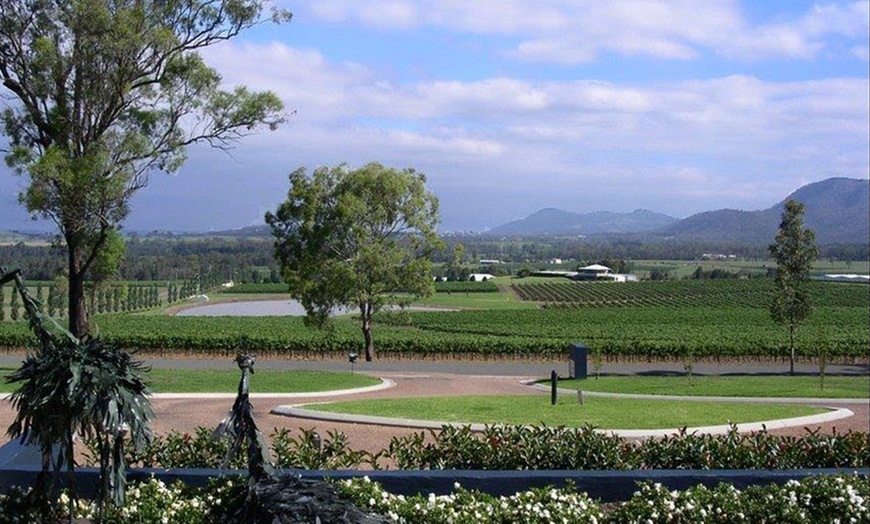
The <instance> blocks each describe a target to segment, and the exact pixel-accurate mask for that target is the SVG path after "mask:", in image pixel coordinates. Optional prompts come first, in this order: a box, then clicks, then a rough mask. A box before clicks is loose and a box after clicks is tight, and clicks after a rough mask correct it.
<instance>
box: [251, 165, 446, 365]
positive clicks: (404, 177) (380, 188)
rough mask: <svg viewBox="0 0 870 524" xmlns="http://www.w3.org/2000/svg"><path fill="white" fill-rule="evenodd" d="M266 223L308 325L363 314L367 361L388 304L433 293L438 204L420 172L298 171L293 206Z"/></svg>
mask: <svg viewBox="0 0 870 524" xmlns="http://www.w3.org/2000/svg"><path fill="white" fill-rule="evenodd" d="M266 223H268V224H269V226H271V228H272V234H273V235H274V236H275V258H276V259H277V260H278V263H279V265H280V266H281V273H282V276H283V277H284V280H285V281H286V282H287V284H288V285H289V287H290V293H292V294H293V296H294V297H296V298H297V299H298V300H299V301H300V302H301V303H302V305H303V306H304V307H305V311H306V313H307V315H306V320H307V321H308V322H309V323H313V324H315V325H319V326H323V325H324V324H326V323H327V322H328V320H329V314H330V312H331V311H333V310H334V309H335V308H337V307H341V306H345V307H350V306H356V307H358V308H359V310H360V319H361V321H362V332H363V337H364V339H365V355H366V361H371V360H372V358H373V356H374V344H373V342H372V315H373V314H374V313H375V312H377V311H378V310H380V309H381V308H382V307H383V305H384V304H386V303H400V304H404V303H407V298H402V297H407V296H408V295H410V296H415V297H420V296H427V295H429V294H431V293H432V292H433V284H432V274H431V273H432V272H431V269H432V264H431V261H430V258H429V257H430V255H431V253H432V252H433V251H435V250H436V249H439V248H440V246H441V240H440V239H439V238H438V236H437V235H436V233H435V226H436V224H437V223H438V199H437V198H436V197H435V195H434V194H432V193H431V192H429V191H428V190H427V189H426V177H425V176H424V175H423V174H421V173H417V172H416V171H414V170H413V169H404V170H401V171H399V170H396V169H393V168H388V167H384V166H382V165H380V164H377V163H371V164H367V165H365V166H363V167H362V168H359V169H356V170H348V169H347V167H346V166H344V165H340V166H337V167H333V168H327V167H321V168H318V169H316V170H315V171H314V173H313V174H312V176H311V177H309V176H307V175H306V172H305V169H304V168H300V169H297V170H296V171H294V172H293V173H292V174H291V175H290V190H289V192H288V193H287V200H286V201H284V202H283V203H282V204H281V205H280V206H279V207H278V209H277V211H276V212H275V213H274V214H273V213H271V212H269V213H266ZM398 294H401V295H402V297H400V296H398Z"/></svg>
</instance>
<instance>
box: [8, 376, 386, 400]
mask: <svg viewBox="0 0 870 524" xmlns="http://www.w3.org/2000/svg"><path fill="white" fill-rule="evenodd" d="M378 378H379V379H380V381H381V383H380V384H376V385H374V386H366V387H363V388H353V389H335V390H332V391H319V392H301V393H251V394H250V398H252V399H258V398H260V399H270V398H281V399H285V398H289V399H292V398H321V397H338V396H341V395H356V394H360V393H371V392H373V391H382V390H385V389H390V388H394V387H396V383H395V382H394V381H392V380H390V379H388V378H382V377H378ZM9 395H10V393H0V400H6V399H7V398H9ZM236 395H237V393H154V394H152V395H150V398H153V399H155V400H182V399H234V398H236Z"/></svg>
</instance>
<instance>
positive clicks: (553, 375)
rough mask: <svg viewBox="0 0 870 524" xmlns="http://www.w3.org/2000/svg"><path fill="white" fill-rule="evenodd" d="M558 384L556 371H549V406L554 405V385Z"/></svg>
mask: <svg viewBox="0 0 870 524" xmlns="http://www.w3.org/2000/svg"><path fill="white" fill-rule="evenodd" d="M558 382H559V374H558V373H556V370H555V369H554V370H553V371H550V405H551V406H555V405H556V383H558Z"/></svg>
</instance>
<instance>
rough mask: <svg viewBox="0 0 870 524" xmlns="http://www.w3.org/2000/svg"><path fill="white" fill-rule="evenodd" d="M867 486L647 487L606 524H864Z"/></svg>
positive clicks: (843, 482) (810, 482) (850, 481)
mask: <svg viewBox="0 0 870 524" xmlns="http://www.w3.org/2000/svg"><path fill="white" fill-rule="evenodd" d="M868 486H870V484H868V483H867V479H866V478H860V477H857V476H853V477H848V476H846V477H843V476H819V477H810V478H807V479H804V480H803V481H796V480H790V481H788V482H786V483H785V485H783V486H777V485H775V484H769V485H767V486H750V487H748V488H746V489H744V490H738V489H736V488H735V487H734V486H731V485H728V484H720V485H718V486H717V487H715V488H707V487H704V486H696V487H694V488H691V489H688V490H686V491H672V490H669V489H668V488H667V487H665V486H662V485H661V484H657V483H656V484H653V483H651V482H647V483H645V484H643V485H642V486H641V488H640V490H639V491H638V492H636V493H635V495H634V496H633V497H632V498H631V500H629V501H628V502H626V503H624V504H621V505H620V506H619V507H617V508H616V510H615V511H614V512H613V513H612V514H611V515H609V516H608V517H609V518H608V521H609V522H673V523H676V524H695V523H722V524H732V523H738V524H739V523H746V524H750V523H756V522H777V523H794V524H802V523H805V522H866V521H867V520H868V519H870V504H868V498H867V497H868V495H870V487H868Z"/></svg>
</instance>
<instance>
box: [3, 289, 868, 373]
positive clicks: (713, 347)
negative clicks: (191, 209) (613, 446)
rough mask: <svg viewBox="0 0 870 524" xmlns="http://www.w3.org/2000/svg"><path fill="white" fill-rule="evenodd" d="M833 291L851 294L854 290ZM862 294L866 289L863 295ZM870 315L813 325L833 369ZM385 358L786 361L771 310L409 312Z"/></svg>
mask: <svg viewBox="0 0 870 524" xmlns="http://www.w3.org/2000/svg"><path fill="white" fill-rule="evenodd" d="M831 286H832V287H833V288H838V289H846V288H852V287H853V286H839V285H835V284H832V285H831ZM854 288H855V289H857V290H858V291H859V292H860V291H861V290H864V296H865V298H864V300H866V288H865V287H860V286H855V287H854ZM868 314H870V309H868V308H867V307H866V306H864V307H827V306H826V307H818V308H817V310H816V313H815V314H814V315H813V317H812V318H811V319H810V322H809V323H810V325H812V326H816V325H825V326H826V327H825V339H824V341H823V342H824V343H825V345H826V347H827V351H828V355H829V357H830V358H831V359H832V360H842V359H847V360H848V359H864V358H866V355H867V347H868V345H870V322H868ZM96 321H97V324H98V325H99V327H100V331H101V333H102V334H103V336H105V337H107V339H108V340H112V341H114V342H116V343H118V344H119V345H121V346H123V347H126V348H129V349H138V350H149V351H156V352H159V353H163V354H167V355H172V354H174V355H185V354H187V355H193V354H200V355H201V354H203V353H206V354H209V355H212V356H215V355H223V356H230V357H232V356H233V355H235V354H236V353H237V352H239V351H256V352H257V353H258V354H259V355H262V356H265V355H284V356H289V355H294V354H295V355H297V356H300V357H305V356H309V357H312V356H318V355H323V354H328V353H335V352H340V353H343V354H347V352H348V351H351V350H357V349H358V348H359V327H358V325H357V324H356V323H355V321H354V320H353V319H351V318H336V319H335V321H334V322H333V329H331V330H329V331H318V330H312V329H310V328H308V327H306V326H305V325H304V322H303V320H302V319H301V318H288V317H247V318H245V317H223V318H208V317H181V316H176V317H169V316H158V315H147V316H146V315H108V316H101V317H98V318H97V320H96ZM377 322H378V323H379V325H380V328H379V335H378V346H379V350H380V351H382V352H385V353H391V354H393V355H395V356H402V355H415V356H421V355H422V356H426V355H428V356H435V355H439V356H444V355H451V354H452V355H463V354H464V355H477V356H480V357H481V358H485V357H487V356H488V355H509V356H540V357H553V358H558V357H560V356H563V355H564V354H565V352H566V351H567V347H568V344H570V343H573V342H577V341H583V342H584V343H585V344H586V345H587V346H588V347H590V348H593V349H594V348H600V349H601V351H602V353H603V355H605V357H607V358H613V357H619V358H638V357H641V358H664V359H668V358H670V359H682V357H683V356H684V355H686V354H688V353H689V352H691V353H692V354H693V355H694V356H695V357H696V358H697V359H710V358H733V357H763V358H781V357H782V355H783V352H784V348H785V345H784V343H783V341H782V337H781V334H780V333H778V331H777V330H772V329H770V317H769V315H768V313H767V311H766V310H764V309H760V308H759V309H752V308H738V307H733V308H723V307H718V308H717V307H698V308H691V307H683V308H673V307H638V308H622V307H602V308H592V307H587V308H578V309H547V310H490V311H485V310H477V311H452V312H443V311H437V312H436V311H406V312H403V314H401V315H398V314H394V313H389V312H384V313H381V314H380V315H378V317H377ZM805 331H806V332H803V331H801V332H799V333H797V335H796V337H797V340H798V341H800V342H801V344H800V347H799V348H798V352H797V354H798V355H801V356H806V357H814V356H815V353H816V350H815V349H813V348H814V345H815V343H816V342H817V337H816V336H815V333H814V330H805ZM34 343H35V339H34V337H33V336H32V335H31V334H29V333H28V332H27V326H26V325H24V324H21V323H13V322H4V323H2V324H0V347H17V348H21V347H25V346H28V345H32V344H34Z"/></svg>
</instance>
